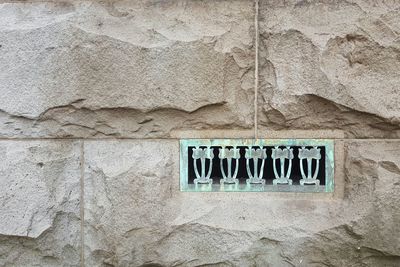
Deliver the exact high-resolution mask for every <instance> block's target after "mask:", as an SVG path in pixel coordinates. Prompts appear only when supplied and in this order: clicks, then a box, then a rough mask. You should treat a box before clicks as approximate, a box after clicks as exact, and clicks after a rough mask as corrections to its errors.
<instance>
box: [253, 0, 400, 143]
mask: <svg viewBox="0 0 400 267" xmlns="http://www.w3.org/2000/svg"><path fill="white" fill-rule="evenodd" d="M260 9H261V15H260V17H261V22H260V31H261V38H260V39H261V43H260V45H261V50H262V52H261V55H260V58H261V76H262V88H261V94H260V95H261V97H260V100H259V101H260V103H261V105H260V106H261V107H260V113H261V114H260V117H261V122H260V123H261V124H262V125H263V126H265V127H267V128H269V129H309V130H311V129H342V130H344V131H346V133H347V136H349V137H362V138H364V137H387V138H398V137H399V136H400V94H399V89H400V88H399V84H400V75H399V74H400V38H399V37H400V35H399V34H400V2H399V1H354V0H353V1H285V2H282V1H261V7H260Z"/></svg>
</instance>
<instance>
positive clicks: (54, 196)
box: [0, 141, 81, 266]
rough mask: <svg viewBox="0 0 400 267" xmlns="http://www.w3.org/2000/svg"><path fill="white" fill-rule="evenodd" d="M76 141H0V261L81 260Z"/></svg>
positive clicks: (13, 263)
mask: <svg viewBox="0 0 400 267" xmlns="http://www.w3.org/2000/svg"><path fill="white" fill-rule="evenodd" d="M79 166H80V144H79V142H70V141H0V188H1V190H0V207H1V208H0V265H1V266H79V264H80V247H81V246H80V215H79V211H80V201H79V200H80V196H79V192H80V167H79Z"/></svg>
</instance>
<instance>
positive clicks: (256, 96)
mask: <svg viewBox="0 0 400 267" xmlns="http://www.w3.org/2000/svg"><path fill="white" fill-rule="evenodd" d="M254 5H255V14H254V33H255V60H254V61H255V62H254V65H255V66H254V138H255V139H257V138H258V37H259V35H258V34H259V33H258V0H255V1H254Z"/></svg>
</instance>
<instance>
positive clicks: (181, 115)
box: [0, 0, 254, 137]
mask: <svg viewBox="0 0 400 267" xmlns="http://www.w3.org/2000/svg"><path fill="white" fill-rule="evenodd" d="M252 16H253V15H252V4H251V2H249V1H245V0H240V1H227V0H226V1H217V2H216V1H212V0H207V1H189V0H186V1H104V2H103V1H65V2H62V3H57V2H50V3H12V4H11V3H5V4H0V69H1V72H0V81H1V83H0V92H1V94H2V97H1V99H0V110H1V113H0V125H1V127H0V134H1V135H2V136H13V137H15V136H22V137H23V136H56V137H70V136H73V137H106V136H117V137H120V136H122V137H138V136H139V137H143V136H150V137H157V136H158V137H160V136H163V137H164V136H169V132H170V131H171V130H176V129H211V128H223V127H229V128H237V129H243V128H251V127H252V126H253V119H252V118H253V113H254V107H253V98H254V92H253V89H252V86H253V79H254V78H253V77H254V74H253V68H254V62H253V58H254V55H253V51H252V46H253V44H252V43H253V36H254V34H253V33H252Z"/></svg>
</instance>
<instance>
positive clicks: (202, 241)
mask: <svg viewBox="0 0 400 267" xmlns="http://www.w3.org/2000/svg"><path fill="white" fill-rule="evenodd" d="M344 143H345V158H342V159H341V160H344V159H346V166H345V183H346V184H345V193H344V198H343V199H342V198H338V197H334V198H328V199H327V198H324V197H323V195H321V197H318V196H316V195H307V194H297V195H296V194H284V195H282V194H271V193H255V192H252V193H238V192H235V193H187V192H184V193H183V192H179V190H178V184H179V177H178V175H179V173H178V162H177V160H178V143H177V142H175V141H166V140H155V141H143V140H142V141H124V142H121V143H119V142H104V141H91V142H86V145H85V162H86V169H85V199H86V204H85V205H86V206H85V216H86V217H85V240H86V243H85V251H86V253H85V255H86V262H87V264H89V265H90V266H109V265H111V266H174V265H181V266H199V265H213V266H293V265H294V266H310V265H312V264H317V265H318V264H321V265H322V264H325V265H331V266H380V265H382V264H386V265H385V266H398V264H399V263H400V247H399V246H398V245H399V244H400V242H398V241H399V240H400V236H399V234H398V231H397V229H398V228H399V227H400V225H399V223H400V217H399V216H400V210H399V207H398V205H397V203H398V202H399V200H400V193H399V192H400V191H399V188H398V187H399V181H400V170H399V166H400V162H399V158H398V151H399V150H400V142H398V141H393V142H385V141H375V142H364V141H345V142H344ZM339 175H340V174H339ZM146 264H147V265H146ZM157 264H158V265H157Z"/></svg>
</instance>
